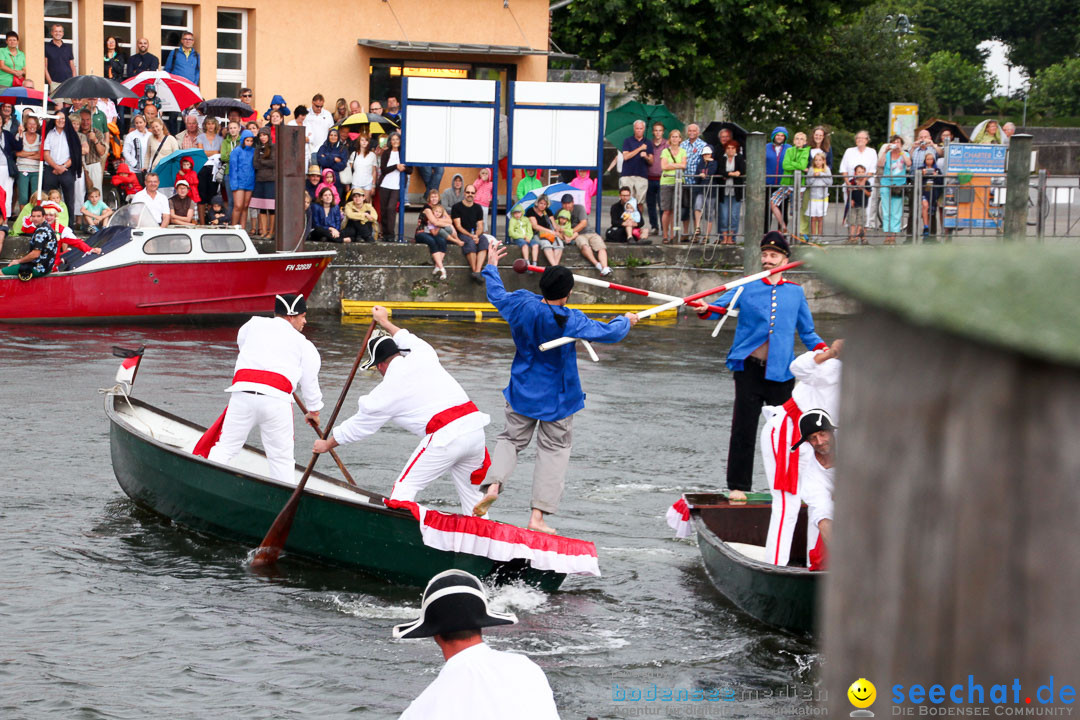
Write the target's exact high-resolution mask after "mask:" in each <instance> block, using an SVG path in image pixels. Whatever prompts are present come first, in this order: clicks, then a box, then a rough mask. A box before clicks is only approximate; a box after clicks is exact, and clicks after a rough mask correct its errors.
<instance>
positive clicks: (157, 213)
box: [131, 188, 172, 225]
mask: <svg viewBox="0 0 1080 720" xmlns="http://www.w3.org/2000/svg"><path fill="white" fill-rule="evenodd" d="M131 202H132V204H134V203H142V204H143V205H145V206H146V209H147V210H149V211H150V213H151V214H152V215H153V216H154V222H156V223H157V224H158V225H160V224H161V219H162V218H163V217H165V216H166V215H171V214H172V208H170V207H169V198H167V197H165V195H164V194H162V193H160V192H156V193H154V197H150V193H148V192H147V191H146V188H143V189H142V190H140V191H139V192H137V193H135V195H134V196H132V198H131Z"/></svg>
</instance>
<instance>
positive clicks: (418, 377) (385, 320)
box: [314, 305, 491, 514]
mask: <svg viewBox="0 0 1080 720" xmlns="http://www.w3.org/2000/svg"><path fill="white" fill-rule="evenodd" d="M371 316H372V317H373V318H374V319H375V322H376V323H378V324H379V327H381V328H382V329H383V330H385V331H386V332H387V333H389V336H387V335H382V336H380V337H372V338H371V339H370V340H369V341H368V354H369V357H368V360H367V363H366V364H365V365H364V366H363V367H365V369H366V368H369V367H372V366H374V367H375V368H376V369H378V371H379V374H381V375H382V376H383V379H382V382H381V383H379V384H378V385H377V386H376V387H375V389H374V390H372V391H371V392H370V393H368V394H367V395H365V396H363V397H362V398H360V402H359V406H360V407H359V411H358V412H357V413H356V414H355V415H353V416H352V417H351V418H349V419H348V420H346V421H345V422H343V423H340V424H339V425H337V426H336V427H335V428H334V429H333V431H332V432H331V433H330V434H329V435H328V436H327V439H326V440H316V441H315V447H314V450H315V452H317V453H323V452H327V451H328V450H330V449H331V448H335V447H337V446H338V445H345V444H347V443H352V442H356V441H357V440H362V439H363V438H365V437H367V436H369V435H372V434H374V433H375V432H376V431H378V429H379V428H381V427H382V426H383V425H385V424H386V423H387V422H393V423H394V424H396V425H399V426H400V427H402V428H404V429H406V430H408V431H409V432H411V433H413V434H414V435H416V436H418V437H419V438H420V443H419V444H418V445H417V446H416V450H414V451H413V454H412V456H411V457H410V458H409V460H408V462H406V463H405V468H404V469H403V470H402V471H401V474H400V475H399V476H398V479H397V481H396V482H395V483H394V489H393V491H392V492H391V493H390V499H391V500H407V501H413V500H415V499H416V496H417V495H418V494H419V493H420V491H421V490H423V489H424V488H425V487H427V486H428V485H430V484H431V482H432V481H434V480H435V479H437V478H439V477H440V476H442V475H443V474H444V473H450V477H451V478H453V480H454V486H455V487H456V488H457V492H458V497H459V498H460V500H461V509H462V512H463V513H465V514H471V513H472V509H473V507H474V506H475V505H476V503H478V502H480V498H481V497H482V493H481V492H480V483H481V482H483V480H484V477H485V476H486V475H487V468H488V465H490V464H491V463H490V460H489V459H488V454H487V449H486V448H485V447H484V427H485V426H486V425H487V424H488V423H489V422H491V418H490V417H488V416H487V415H486V414H484V413H482V412H480V411H479V410H477V409H476V405H474V404H473V403H472V401H470V400H469V396H468V395H467V394H466V393H465V390H464V389H462V387H461V385H459V384H458V382H457V380H454V378H452V377H451V376H450V373H448V372H447V371H446V369H445V368H443V366H442V364H441V363H440V362H439V356H438V354H436V352H435V348H433V347H431V345H429V344H428V343H426V342H424V341H423V340H421V339H420V338H418V337H417V336H416V335H413V334H412V333H411V332H409V331H408V330H405V329H403V328H399V327H398V326H396V325H394V324H393V323H392V322H390V318H389V314H388V313H387V311H386V308H384V307H381V306H378V305H376V306H375V307H373V308H372V309H371Z"/></svg>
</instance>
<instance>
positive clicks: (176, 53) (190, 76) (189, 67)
mask: <svg viewBox="0 0 1080 720" xmlns="http://www.w3.org/2000/svg"><path fill="white" fill-rule="evenodd" d="M161 69H162V70H164V71H165V72H170V73H172V74H173V75H179V76H180V77H182V78H184V79H186V80H190V81H191V82H193V83H195V84H196V85H198V84H199V53H198V51H197V50H195V48H192V49H191V55H184V50H183V49H182V48H176V49H175V50H173V51H172V52H171V53H169V59H168V60H166V61H165V66H164V67H162V68H161Z"/></svg>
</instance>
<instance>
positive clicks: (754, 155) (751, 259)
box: [716, 132, 768, 275]
mask: <svg viewBox="0 0 1080 720" xmlns="http://www.w3.org/2000/svg"><path fill="white" fill-rule="evenodd" d="M716 152H722V151H720V150H717V151H716ZM766 183H767V180H766V178H765V134H764V133H759V132H752V133H750V134H749V135H747V136H746V189H745V190H744V191H743V193H744V194H743V218H745V220H744V222H743V272H744V274H746V275H749V274H750V273H755V272H757V271H758V270H760V269H761V236H762V235H764V234H765V203H766V202H767V201H768V188H766V187H765V186H766Z"/></svg>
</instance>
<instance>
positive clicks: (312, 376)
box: [195, 295, 323, 485]
mask: <svg viewBox="0 0 1080 720" xmlns="http://www.w3.org/2000/svg"><path fill="white" fill-rule="evenodd" d="M306 324H307V303H306V301H305V300H304V296H303V295H277V296H275V298H274V317H273V318H266V317H253V318H251V319H250V320H248V321H247V322H246V323H244V325H243V327H241V328H240V332H239V333H238V334H237V336H236V343H237V345H239V347H240V353H239V355H237V357H236V370H235V372H234V374H233V384H232V385H230V386H229V387H228V388H226V389H225V392H227V393H231V397H230V398H229V406H228V407H227V408H226V409H225V413H224V414H223V415H222V417H221V418H219V419H218V422H217V423H215V426H214V427H212V428H211V429H210V430H208V431H207V434H206V435H204V436H203V440H202V441H200V445H201V446H203V447H205V444H207V441H212V440H213V436H214V434H215V430H217V429H220V437H219V438H217V442H216V443H215V444H214V445H213V447H212V448H210V452H209V454H208V455H206V454H205V453H204V452H200V450H201V448H200V445H197V446H196V447H195V453H196V454H199V455H204V456H205V457H207V458H208V459H210V460H213V461H214V462H219V463H228V462H229V461H230V460H232V459H233V457H235V456H236V454H237V453H238V452H240V449H241V448H242V447H243V445H244V442H245V441H246V440H247V436H248V433H249V432H251V430H252V428H254V427H256V426H257V427H258V428H259V432H260V433H261V435H262V444H263V450H265V452H266V459H267V461H268V462H269V463H270V477H273V478H276V479H278V480H283V481H285V482H288V483H290V484H293V485H295V484H296V482H297V480H296V460H295V459H294V455H293V408H292V404H293V398H292V393H293V390H294V389H296V388H299V389H300V392H301V393H302V394H303V399H304V403H305V404H306V405H307V407H308V414H307V415H305V417H306V418H307V419H309V420H314V421H315V422H318V420H319V410H320V408H322V406H323V400H322V391H321V390H320V389H319V368H320V367H321V366H322V358H321V357H320V356H319V351H318V350H316V349H315V345H314V344H312V342H311V341H310V340H308V339H307V338H305V337H304V336H303V334H302V331H303V329H304V326H305V325H306Z"/></svg>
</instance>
